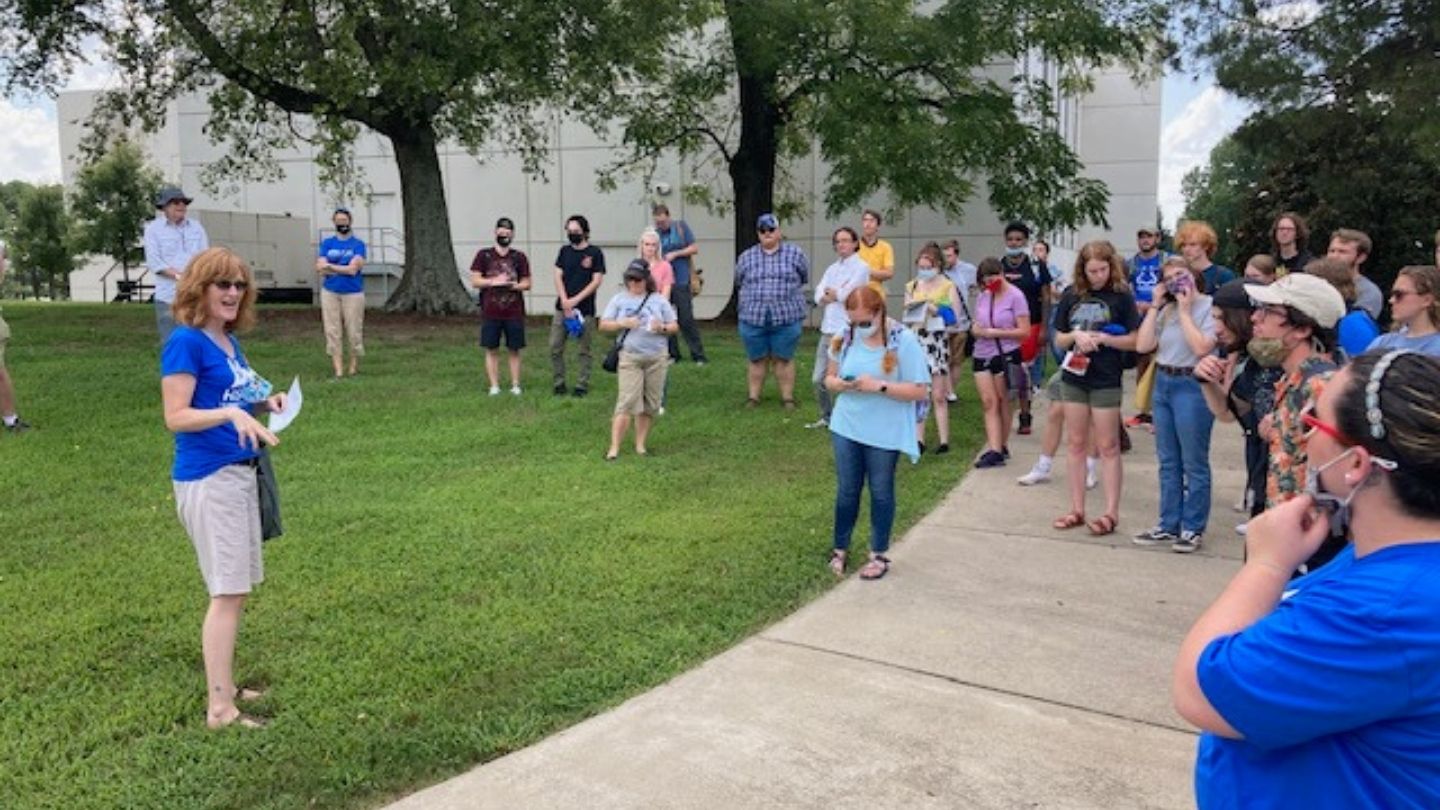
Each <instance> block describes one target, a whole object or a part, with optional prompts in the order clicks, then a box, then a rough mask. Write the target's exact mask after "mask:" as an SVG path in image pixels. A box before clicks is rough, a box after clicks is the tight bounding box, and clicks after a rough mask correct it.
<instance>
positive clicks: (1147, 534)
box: [1134, 526, 1194, 551]
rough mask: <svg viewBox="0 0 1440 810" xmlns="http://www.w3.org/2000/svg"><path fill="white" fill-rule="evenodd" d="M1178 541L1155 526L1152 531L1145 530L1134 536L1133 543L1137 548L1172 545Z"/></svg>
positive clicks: (1169, 533) (1171, 534)
mask: <svg viewBox="0 0 1440 810" xmlns="http://www.w3.org/2000/svg"><path fill="white" fill-rule="evenodd" d="M1179 540H1180V538H1178V537H1176V536H1175V535H1174V533H1172V532H1168V531H1166V530H1165V529H1163V528H1161V527H1160V526H1156V527H1155V528H1153V529H1146V530H1145V531H1143V532H1141V533H1139V534H1137V535H1135V539H1134V543H1135V545H1137V546H1164V545H1171V544H1174V543H1176V542H1179ZM1191 551H1194V549H1191Z"/></svg>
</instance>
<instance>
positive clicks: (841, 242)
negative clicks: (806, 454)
mask: <svg viewBox="0 0 1440 810" xmlns="http://www.w3.org/2000/svg"><path fill="white" fill-rule="evenodd" d="M831 241H832V242H833V243H834V245H835V256H836V259H835V263H834V264H832V265H830V266H829V267H827V268H825V275H824V276H822V277H821V278H820V283H819V284H816V285H815V305H816V306H819V307H824V310H823V312H822V314H821V319H820V341H819V345H818V346H816V348H815V370H814V372H813V373H812V374H811V375H810V381H811V382H812V383H814V384H815V403H816V405H817V406H818V407H819V409H820V418H819V419H817V420H815V421H814V422H811V423H810V424H808V425H806V426H805V427H807V428H822V427H826V426H827V425H829V424H830V408H831V405H832V404H833V403H832V401H831V399H830V392H829V391H828V390H827V389H826V388H825V370H826V368H828V367H829V364H830V356H829V348H830V341H831V340H832V339H833V338H834V337H835V336H836V335H839V334H840V333H841V332H843V331H845V329H846V328H847V327H849V326H850V317H849V316H848V315H846V314H845V299H846V298H849V297H850V293H852V292H854V291H856V290H858V289H860V288H861V287H864V286H865V285H866V284H868V283H869V281H870V265H868V264H866V263H865V261H864V260H863V259H861V258H860V254H859V253H858V252H857V251H858V250H859V248H860V235H859V234H857V233H855V229H854V228H851V227H849V226H841V227H840V228H837V229H836V230H835V235H834V236H833V237H832V238H831Z"/></svg>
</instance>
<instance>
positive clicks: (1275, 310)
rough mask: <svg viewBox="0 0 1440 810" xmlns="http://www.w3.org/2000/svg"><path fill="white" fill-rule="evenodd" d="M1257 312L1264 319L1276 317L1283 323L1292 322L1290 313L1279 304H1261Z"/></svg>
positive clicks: (1256, 308) (1256, 309)
mask: <svg viewBox="0 0 1440 810" xmlns="http://www.w3.org/2000/svg"><path fill="white" fill-rule="evenodd" d="M1255 311H1256V312H1258V313H1260V316H1261V317H1262V318H1263V317H1264V316H1266V315H1274V316H1275V317H1277V318H1279V319H1280V320H1282V321H1288V320H1290V312H1289V310H1287V309H1285V307H1283V306H1281V305H1279V304H1260V305H1259V306H1257V307H1255Z"/></svg>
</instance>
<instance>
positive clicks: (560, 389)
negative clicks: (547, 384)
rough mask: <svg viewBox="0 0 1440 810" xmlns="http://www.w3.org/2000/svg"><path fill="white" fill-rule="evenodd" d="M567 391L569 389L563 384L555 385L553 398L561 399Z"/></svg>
mask: <svg viewBox="0 0 1440 810" xmlns="http://www.w3.org/2000/svg"><path fill="white" fill-rule="evenodd" d="M569 390H570V389H568V388H566V387H565V383H555V396H557V397H563V396H565V393H566V392H567V391H569Z"/></svg>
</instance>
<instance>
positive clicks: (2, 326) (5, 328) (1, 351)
mask: <svg viewBox="0 0 1440 810" xmlns="http://www.w3.org/2000/svg"><path fill="white" fill-rule="evenodd" d="M9 342H10V324H8V323H5V317H4V316H3V315H0V369H3V368H5V344H7V343H9Z"/></svg>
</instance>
